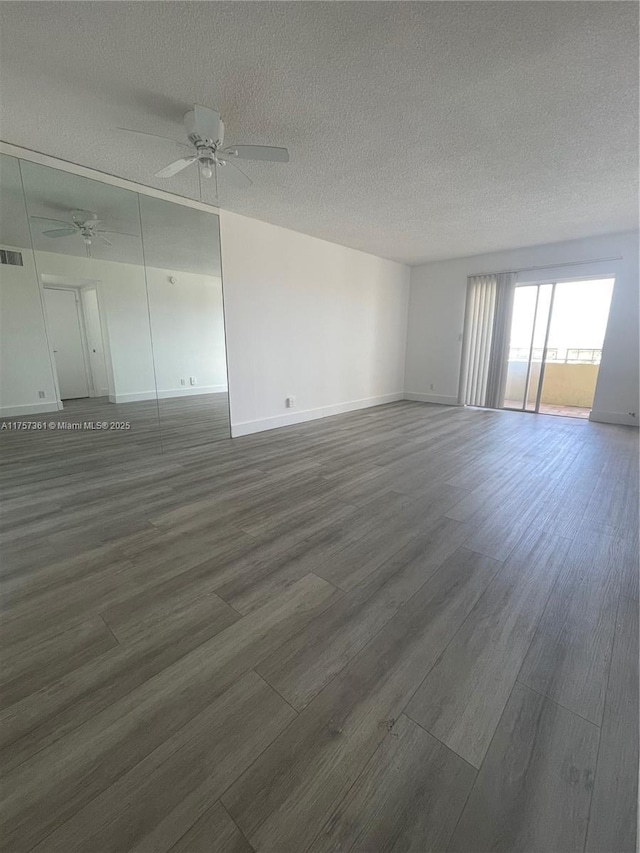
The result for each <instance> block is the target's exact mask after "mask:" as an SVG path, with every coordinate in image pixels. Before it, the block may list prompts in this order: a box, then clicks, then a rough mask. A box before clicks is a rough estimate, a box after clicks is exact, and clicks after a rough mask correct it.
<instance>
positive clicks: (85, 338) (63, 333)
mask: <svg viewBox="0 0 640 853" xmlns="http://www.w3.org/2000/svg"><path fill="white" fill-rule="evenodd" d="M44 301H45V306H46V322H47V333H48V337H49V341H50V344H51V349H52V356H53V364H54V368H55V372H56V379H57V384H58V389H59V394H60V399H61V400H62V401H65V400H77V399H82V398H86V397H101V396H106V395H107V394H108V382H107V369H106V363H105V353H104V342H103V335H102V324H101V320H100V308H99V303H98V295H97V291H96V288H95V286H89V287H86V286H85V287H74V286H72V285H69V286H64V285H51V284H49V285H47V284H45V285H44Z"/></svg>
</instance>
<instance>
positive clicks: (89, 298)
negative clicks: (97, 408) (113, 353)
mask: <svg viewBox="0 0 640 853" xmlns="http://www.w3.org/2000/svg"><path fill="white" fill-rule="evenodd" d="M82 306H83V308H84V327H85V329H86V332H87V344H88V347H89V366H90V367H91V378H92V379H93V392H94V394H95V395H96V396H97V397H106V395H107V394H108V393H109V384H108V382H107V366H106V363H105V358H104V344H103V342H102V326H101V324H100V310H99V308H98V294H97V292H96V290H95V288H93V287H91V288H85V289H83V291H82Z"/></svg>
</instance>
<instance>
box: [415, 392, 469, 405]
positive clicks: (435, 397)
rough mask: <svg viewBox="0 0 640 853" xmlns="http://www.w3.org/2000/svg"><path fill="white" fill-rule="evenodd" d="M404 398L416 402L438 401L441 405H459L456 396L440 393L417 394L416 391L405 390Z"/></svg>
mask: <svg viewBox="0 0 640 853" xmlns="http://www.w3.org/2000/svg"><path fill="white" fill-rule="evenodd" d="M404 399H405V400H415V401H416V402H418V403H438V404H439V405H441V406H459V405H460V403H458V398H457V397H446V396H442V395H440V394H419V393H417V392H416V391H405V392H404Z"/></svg>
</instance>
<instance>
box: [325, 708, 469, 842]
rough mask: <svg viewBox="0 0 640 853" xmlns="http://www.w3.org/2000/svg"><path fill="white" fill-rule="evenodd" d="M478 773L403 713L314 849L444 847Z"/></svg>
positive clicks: (333, 816)
mask: <svg viewBox="0 0 640 853" xmlns="http://www.w3.org/2000/svg"><path fill="white" fill-rule="evenodd" d="M475 776H476V773H475V771H474V769H473V768H472V767H471V766H470V765H469V764H467V763H466V762H465V761H462V759H460V758H459V757H458V756H457V755H454V753H452V752H451V751H450V750H448V749H447V748H446V746H443V745H442V744H441V743H439V742H438V741H437V740H436V739H435V738H433V737H431V735H429V734H427V732H425V731H424V730H423V729H421V728H420V726H417V725H416V724H415V723H413V722H411V720H409V719H407V717H405V716H404V715H401V716H400V718H399V719H398V721H397V722H396V723H395V725H394V726H393V728H392V730H391V731H390V732H389V734H387V736H386V737H385V738H384V740H383V741H382V743H381V744H380V746H379V747H378V749H377V751H376V752H375V754H374V755H373V756H372V758H371V760H370V761H369V763H368V764H367V766H366V767H365V769H364V771H363V772H362V774H361V776H360V777H359V779H358V781H357V782H356V783H355V785H354V786H353V788H352V789H351V790H350V791H349V793H348V795H347V796H346V797H345V799H344V801H343V803H342V805H341V806H340V808H339V809H338V810H337V811H336V812H335V814H333V815H332V817H331V820H330V821H329V823H328V824H327V825H326V826H325V827H323V829H322V831H321V833H320V835H319V836H318V837H317V838H316V840H315V842H314V843H313V844H312V845H311V847H310V848H309V851H310V853H335V851H336V850H339V851H343V853H399V851H403V853H425V851H427V850H428V851H437V850H445V849H446V846H447V843H448V841H449V839H450V838H451V834H452V833H453V830H454V829H455V826H456V823H457V821H458V818H459V816H460V814H461V812H462V809H463V807H464V805H465V803H466V801H467V797H468V795H469V792H470V791H471V787H472V785H473V782H474V779H475Z"/></svg>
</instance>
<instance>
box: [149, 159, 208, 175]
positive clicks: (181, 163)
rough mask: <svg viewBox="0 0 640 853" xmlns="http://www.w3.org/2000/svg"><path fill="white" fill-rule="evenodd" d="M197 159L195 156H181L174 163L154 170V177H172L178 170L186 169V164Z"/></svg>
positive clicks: (188, 164)
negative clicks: (157, 170)
mask: <svg viewBox="0 0 640 853" xmlns="http://www.w3.org/2000/svg"><path fill="white" fill-rule="evenodd" d="M197 159H198V158H197V157H181V158H180V160H176V161H175V162H174V163H169V165H168V166H165V167H164V169H160V171H159V172H156V174H155V177H156V178H172V177H173V176H174V175H177V174H178V172H181V171H182V170H183V169H186V168H187V166H190V165H191V164H192V163H195V162H196V160H197Z"/></svg>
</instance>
